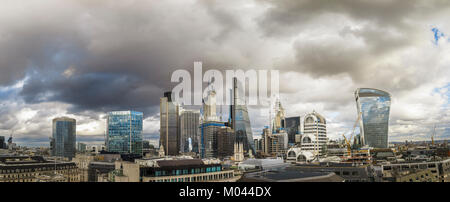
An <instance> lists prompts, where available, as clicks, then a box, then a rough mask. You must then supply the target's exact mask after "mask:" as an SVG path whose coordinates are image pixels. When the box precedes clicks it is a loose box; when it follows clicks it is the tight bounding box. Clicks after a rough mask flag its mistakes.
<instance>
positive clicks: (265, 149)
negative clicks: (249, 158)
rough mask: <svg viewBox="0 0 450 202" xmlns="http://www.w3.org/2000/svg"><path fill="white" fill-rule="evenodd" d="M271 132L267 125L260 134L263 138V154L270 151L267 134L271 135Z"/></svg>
mask: <svg viewBox="0 0 450 202" xmlns="http://www.w3.org/2000/svg"><path fill="white" fill-rule="evenodd" d="M271 134H272V131H270V128H269V127H268V126H266V127H265V128H264V129H263V133H262V134H261V137H262V139H263V145H262V152H263V153H264V154H269V153H270V146H269V143H270V141H269V135H271Z"/></svg>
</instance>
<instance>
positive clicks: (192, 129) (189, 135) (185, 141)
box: [180, 110, 200, 153]
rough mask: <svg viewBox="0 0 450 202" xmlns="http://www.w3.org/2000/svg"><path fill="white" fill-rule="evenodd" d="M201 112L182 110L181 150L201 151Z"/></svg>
mask: <svg viewBox="0 0 450 202" xmlns="http://www.w3.org/2000/svg"><path fill="white" fill-rule="evenodd" d="M199 121H200V112H199V111H194V110H181V114H180V139H181V141H180V152H182V153H184V152H195V153H199V142H200V135H199V129H198V128H199V126H200V125H199V124H200V123H199Z"/></svg>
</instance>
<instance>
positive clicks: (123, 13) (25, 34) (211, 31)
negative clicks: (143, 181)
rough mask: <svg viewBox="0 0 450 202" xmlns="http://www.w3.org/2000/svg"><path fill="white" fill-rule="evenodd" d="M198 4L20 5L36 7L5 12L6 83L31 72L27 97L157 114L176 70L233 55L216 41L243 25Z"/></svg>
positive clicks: (2, 59) (2, 81) (1, 80)
mask: <svg viewBox="0 0 450 202" xmlns="http://www.w3.org/2000/svg"><path fill="white" fill-rule="evenodd" d="M197 3H198V2H194V3H185V4H179V2H178V3H174V2H160V1H151V2H139V3H138V2H120V3H118V2H114V3H113V1H101V3H100V2H97V3H96V2H90V1H68V2H66V3H59V2H57V1H47V2H43V3H42V4H33V3H29V4H27V3H21V4H18V6H19V7H22V6H28V7H30V9H34V10H35V11H36V12H31V13H26V14H24V15H23V16H20V15H18V14H17V15H16V14H5V15H8V16H9V17H10V19H9V20H7V21H6V22H7V24H6V25H5V26H3V27H2V30H1V31H0V66H1V69H0V71H1V73H0V85H10V84H11V83H12V82H14V81H17V80H20V79H23V78H24V77H25V76H27V77H28V79H27V80H26V82H25V85H24V87H23V90H22V92H21V93H20V95H21V96H23V98H24V99H25V101H26V102H27V103H39V102H49V101H61V102H65V103H70V104H73V107H72V108H71V111H72V112H80V111H83V110H97V111H105V110H112V109H115V110H119V109H129V108H133V109H136V110H141V111H145V112H149V113H156V112H157V111H156V109H155V106H156V105H158V104H159V97H160V96H161V95H162V93H163V92H164V91H166V90H170V89H171V88H172V87H173V86H174V85H175V84H173V83H170V76H171V73H172V72H173V71H175V70H176V69H192V68H193V62H194V61H196V60H204V61H208V62H209V64H217V63H216V62H215V61H216V59H215V58H221V59H224V58H226V57H227V56H226V54H219V53H217V54H215V48H216V47H215V43H217V42H220V41H222V40H223V39H224V38H226V37H227V35H228V34H229V33H230V32H231V31H232V30H233V29H235V28H239V27H240V25H239V23H238V21H237V19H236V18H235V17H233V16H232V15H230V14H229V12H228V11H226V10H223V9H221V8H220V7H217V6H215V5H214V4H211V3H209V2H205V1H202V2H200V4H197ZM6 7H7V6H6ZM12 7H13V6H12ZM53 11H55V12H53ZM42 13H46V15H41V14H42ZM27 19H33V22H28V20H27ZM219 55H220V56H219ZM208 58H211V59H208ZM204 69H206V68H204ZM68 70H70V71H72V72H69V73H70V74H69V75H65V71H68ZM148 115H151V114H148Z"/></svg>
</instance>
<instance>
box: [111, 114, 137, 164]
mask: <svg viewBox="0 0 450 202" xmlns="http://www.w3.org/2000/svg"><path fill="white" fill-rule="evenodd" d="M142 120H143V113H142V112H136V111H114V112H109V113H108V116H107V126H106V130H107V136H106V149H107V151H109V152H118V153H120V154H137V155H142V140H143V137H142Z"/></svg>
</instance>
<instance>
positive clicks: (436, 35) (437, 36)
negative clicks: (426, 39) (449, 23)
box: [431, 27, 450, 46]
mask: <svg viewBox="0 0 450 202" xmlns="http://www.w3.org/2000/svg"><path fill="white" fill-rule="evenodd" d="M431 31H432V32H433V33H434V41H433V43H434V44H435V45H436V46H437V45H438V43H439V39H440V38H442V37H445V34H444V33H443V32H441V30H439V29H438V28H436V27H433V28H432V29H431ZM449 40H450V39H449Z"/></svg>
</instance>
